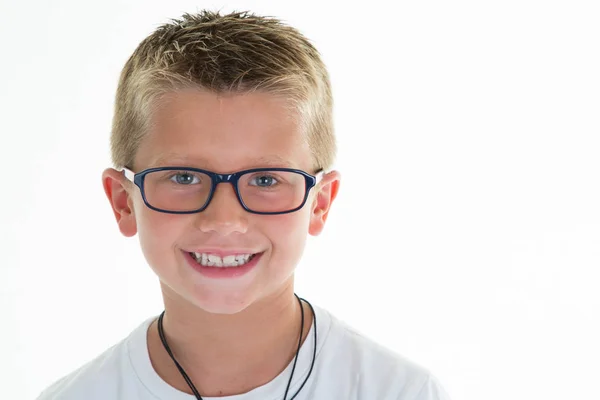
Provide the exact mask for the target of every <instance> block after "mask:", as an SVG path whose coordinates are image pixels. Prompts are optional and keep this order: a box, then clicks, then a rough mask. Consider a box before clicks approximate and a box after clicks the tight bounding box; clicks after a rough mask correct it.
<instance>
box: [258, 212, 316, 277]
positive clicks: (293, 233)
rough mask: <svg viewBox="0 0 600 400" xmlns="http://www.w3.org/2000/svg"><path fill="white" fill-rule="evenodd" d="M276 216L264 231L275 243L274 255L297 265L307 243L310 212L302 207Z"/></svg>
mask: <svg viewBox="0 0 600 400" xmlns="http://www.w3.org/2000/svg"><path fill="white" fill-rule="evenodd" d="M274 217H275V218H273V220H272V221H269V224H268V226H266V227H265V230H264V231H263V232H264V233H265V234H266V235H267V236H268V237H269V240H270V241H271V243H272V245H273V257H274V258H277V260H279V261H285V262H286V263H292V264H294V265H295V264H296V263H297V262H298V261H299V260H300V257H301V256H302V252H303V251H304V246H305V244H306V238H307V235H308V225H309V213H308V212H306V210H305V209H301V210H299V211H298V212H296V213H292V214H283V215H279V216H274Z"/></svg>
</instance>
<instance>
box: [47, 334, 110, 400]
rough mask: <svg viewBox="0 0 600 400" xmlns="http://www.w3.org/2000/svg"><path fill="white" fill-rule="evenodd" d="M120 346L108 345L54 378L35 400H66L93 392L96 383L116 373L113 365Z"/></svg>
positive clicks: (108, 378)
mask: <svg viewBox="0 0 600 400" xmlns="http://www.w3.org/2000/svg"><path fill="white" fill-rule="evenodd" d="M121 347H122V343H119V344H116V345H114V346H112V347H110V348H109V349H107V350H106V351H104V352H103V353H102V354H100V355H98V356H97V357H95V358H94V359H93V360H91V361H89V362H87V363H85V364H84V365H82V366H80V367H78V368H77V369H75V370H73V371H71V372H70V373H68V374H67V375H65V376H63V377H61V378H60V379H58V380H56V381H55V382H54V383H52V384H51V385H50V386H49V387H47V388H46V389H44V391H42V393H41V394H40V395H39V397H38V398H37V400H59V399H60V400H68V399H76V398H81V396H83V395H84V394H86V393H88V394H89V393H91V392H92V393H93V391H94V389H95V386H96V385H98V384H100V383H101V382H102V381H106V380H110V375H114V374H115V373H116V371H115V369H114V365H115V361H116V360H118V359H119V358H120V357H119V353H120V352H121Z"/></svg>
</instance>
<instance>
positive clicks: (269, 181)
mask: <svg viewBox="0 0 600 400" xmlns="http://www.w3.org/2000/svg"><path fill="white" fill-rule="evenodd" d="M277 183H278V182H277V179H275V177H273V176H271V175H264V174H263V175H257V176H254V177H252V179H251V180H250V185H252V186H258V187H272V186H275V185H276V184H277Z"/></svg>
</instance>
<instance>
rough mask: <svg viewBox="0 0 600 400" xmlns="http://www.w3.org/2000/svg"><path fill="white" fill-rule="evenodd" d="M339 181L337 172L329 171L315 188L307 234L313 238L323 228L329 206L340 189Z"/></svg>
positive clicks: (339, 177)
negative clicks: (316, 189)
mask: <svg viewBox="0 0 600 400" xmlns="http://www.w3.org/2000/svg"><path fill="white" fill-rule="evenodd" d="M340 179H341V176H340V173H339V172H338V171H331V172H328V173H327V174H325V175H324V176H323V180H322V181H321V182H320V183H319V184H318V186H317V188H318V191H317V193H316V196H315V199H314V200H313V203H312V206H311V213H310V224H309V226H308V233H310V234H311V235H313V236H317V235H319V234H320V233H321V232H322V231H323V228H324V227H325V221H326V220H327V216H328V215H329V210H330V209H331V204H332V203H333V200H335V198H336V197H337V194H338V190H339V188H340Z"/></svg>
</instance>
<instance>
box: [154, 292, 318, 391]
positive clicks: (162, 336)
mask: <svg viewBox="0 0 600 400" xmlns="http://www.w3.org/2000/svg"><path fill="white" fill-rule="evenodd" d="M294 296H296V298H297V299H298V303H299V304H300V313H301V315H302V321H301V323H300V339H299V340H298V350H296V355H295V356H294V365H293V366H292V374H291V375H290V379H289V381H288V384H287V388H286V389H285V394H284V395H283V400H286V398H287V394H288V391H289V390H290V385H291V384H292V378H293V377H294V371H295V369H296V362H297V361H298V353H300V347H301V346H302V334H303V333H304V307H302V300H303V301H305V302H306V304H308V306H309V307H310V309H311V311H312V314H313V323H314V333H315V334H314V336H315V346H314V350H313V359H312V364H311V365H310V370H309V371H308V375H307V376H306V379H304V382H302V385H301V386H300V388H299V389H298V391H297V392H296V394H294V396H292V398H291V399H290V400H294V399H295V398H296V396H298V393H300V391H301V390H302V388H303V387H304V385H305V384H306V381H308V378H309V377H310V374H311V373H312V370H313V367H314V366H315V358H316V355H317V316H316V315H315V309H314V308H313V306H312V304H310V303H309V302H308V301H307V300H305V299H301V298H300V297H298V295H297V294H296V293H294ZM164 315H165V312H164V311H163V312H162V313H161V314H160V316H159V317H158V334H159V336H160V340H161V342H162V344H163V346H164V348H165V350H166V351H167V353H169V356H171V359H172V360H173V362H174V363H175V366H176V367H177V369H178V370H179V372H180V373H181V376H183V379H185V381H186V382H187V384H188V386H189V387H190V389H191V390H192V392H193V393H194V396H196V399H198V400H202V396H200V393H198V390H196V387H195V386H194V384H193V383H192V380H191V379H190V377H189V376H188V375H187V374H186V373H185V371H184V370H183V367H182V366H181V365H179V363H178V362H177V360H175V356H173V352H172V351H171V349H170V348H169V345H168V344H167V339H166V338H165V333H164V331H163V316H164Z"/></svg>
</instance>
